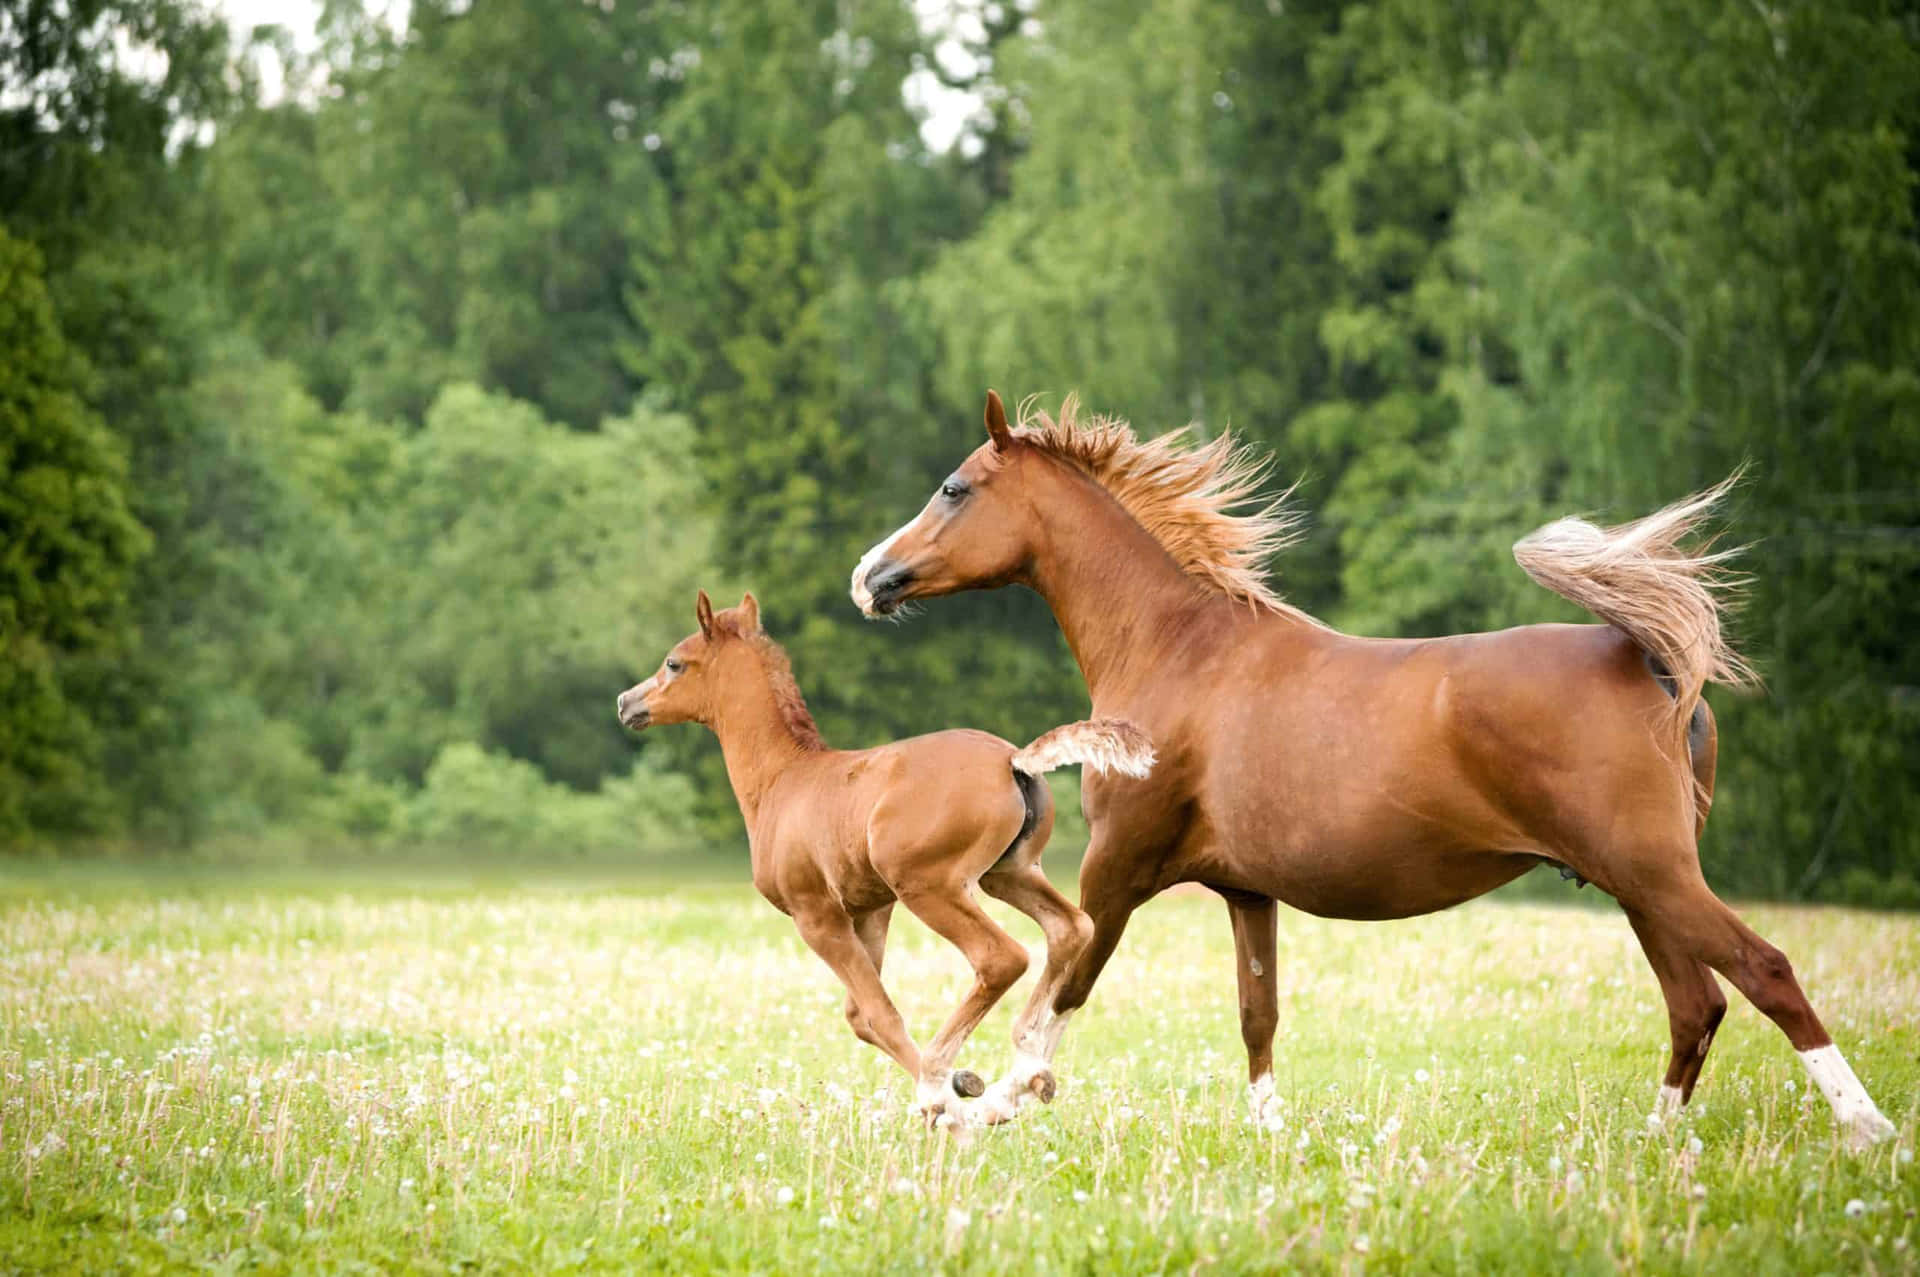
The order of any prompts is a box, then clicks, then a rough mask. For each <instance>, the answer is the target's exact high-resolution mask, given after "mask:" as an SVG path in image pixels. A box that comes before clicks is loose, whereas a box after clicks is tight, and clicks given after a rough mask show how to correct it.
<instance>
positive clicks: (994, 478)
mask: <svg viewBox="0 0 1920 1277" xmlns="http://www.w3.org/2000/svg"><path fill="white" fill-rule="evenodd" d="M1029 450H1030V445H1028V444H1026V443H1024V442H1022V441H1021V440H1020V438H1019V437H1018V436H1016V435H1015V434H1014V433H1013V430H1012V428H1011V427H1009V426H1008V425H1007V412H1006V409H1005V407H1003V406H1002V405H1001V403H1000V396H999V395H997V394H995V393H994V392H993V391H991V390H989V391H988V392H987V442H985V443H983V444H981V445H980V446H979V447H978V448H975V449H974V450H973V453H972V455H971V456H969V457H968V458H967V459H966V460H965V461H964V462H962V463H961V465H960V468H959V469H958V470H955V471H954V472H953V473H952V474H950V475H948V476H947V478H946V479H945V480H944V481H942V483H941V484H940V486H939V488H938V489H936V490H935V492H934V494H933V496H932V498H931V499H929V500H928V502H927V504H926V506H925V508H923V509H922V510H921V511H920V513H919V514H917V515H915V516H914V518H913V520H912V521H911V522H909V523H908V524H907V525H906V526H905V527H903V528H901V529H900V530H899V531H898V532H895V533H894V534H893V535H892V536H890V537H888V538H887V539H886V540H884V541H882V542H880V544H878V545H876V546H874V547H873V548H872V549H871V550H868V551H867V552H866V554H865V555H863V556H862V557H861V559H860V562H859V565H858V566H856V567H855V568H854V569H853V582H852V590H853V601H854V603H855V604H856V605H858V607H859V608H860V610H861V611H862V612H864V613H866V614H867V615H868V616H887V615H890V614H891V613H893V612H895V611H897V610H898V609H899V607H900V605H901V604H903V603H905V602H907V600H909V599H919V598H932V597H934V596H935V595H940V594H953V593H956V592H958V591H960V590H971V589H977V588H982V587H991V586H996V585H1005V584H1006V583H1007V582H1009V581H1013V580H1018V579H1019V578H1020V575H1021V573H1022V572H1024V571H1025V570H1026V567H1027V565H1028V563H1029V561H1030V560H1031V559H1032V557H1033V546H1032V544H1031V537H1032V529H1033V526H1034V519H1033V517H1032V514H1033V511H1032V502H1031V500H1030V497H1029V493H1028V488H1027V482H1026V475H1025V474H1024V473H1023V467H1022V465H1021V464H1020V463H1021V461H1022V460H1023V459H1024V454H1025V453H1026V452H1028V451H1029Z"/></svg>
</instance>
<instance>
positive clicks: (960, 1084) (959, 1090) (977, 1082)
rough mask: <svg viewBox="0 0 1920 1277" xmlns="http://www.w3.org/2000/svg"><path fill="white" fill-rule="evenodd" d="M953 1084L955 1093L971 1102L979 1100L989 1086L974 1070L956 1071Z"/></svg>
mask: <svg viewBox="0 0 1920 1277" xmlns="http://www.w3.org/2000/svg"><path fill="white" fill-rule="evenodd" d="M952 1082H953V1093H954V1094H955V1095H959V1096H964V1097H965V1098H967V1099H969V1100H973V1099H978V1098H979V1097H980V1096H982V1095H984V1094H986V1091H987V1084H986V1083H985V1082H984V1081H982V1080H981V1077H980V1075H979V1074H978V1073H975V1072H974V1071H973V1070H972V1069H955V1070H954V1071H953V1078H952Z"/></svg>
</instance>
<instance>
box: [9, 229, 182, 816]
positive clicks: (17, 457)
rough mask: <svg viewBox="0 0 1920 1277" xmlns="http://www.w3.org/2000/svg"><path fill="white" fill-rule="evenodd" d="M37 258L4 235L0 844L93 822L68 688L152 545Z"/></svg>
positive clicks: (110, 634)
mask: <svg viewBox="0 0 1920 1277" xmlns="http://www.w3.org/2000/svg"><path fill="white" fill-rule="evenodd" d="M84 381H85V370H84V366H83V365H82V363H81V361H80V359H79V358H78V356H76V355H75V354H74V352H73V351H72V350H70V349H69V348H68V346H67V344H66V341H65V339H64V338H63V337H62V335H61V332H60V327H59V324H58V322H57V320H56V319H55V317H54V313H53V305H52V303H51V301H50V300H49V299H48V296H47V291H46V285H45V283H44V282H43V280H42V278H41V272H40V256H39V254H38V253H37V252H35V251H34V249H33V248H32V247H31V246H29V245H27V244H24V243H22V242H21V241H19V240H17V239H15V238H13V237H12V236H11V235H9V234H7V233H6V231H5V229H4V228H0V547H4V548H3V549H0V837H8V838H15V837H19V836H21V835H23V834H24V833H26V832H27V831H28V830H29V829H32V828H39V829H54V830H74V829H86V828H88V827H89V826H93V825H97V824H98V823H99V822H100V819H101V812H100V808H101V807H102V806H103V805H104V799H103V795H102V794H101V792H100V788H101V786H100V782H99V779H98V777H97V776H96V775H94V774H93V771H92V768H93V765H94V763H95V757H96V753H97V741H96V740H95V737H94V733H93V731H92V728H91V719H92V716H93V713H94V710H95V707H92V706H87V705H84V704H80V705H76V704H75V703H74V701H73V699H72V692H71V689H70V688H69V687H68V686H67V685H66V683H65V680H64V679H63V672H64V670H63V666H64V665H65V663H66V662H68V661H69V660H70V659H71V658H72V657H73V656H74V655H76V654H83V653H89V652H96V651H102V650H114V649H116V648H118V647H120V646H121V645H122V643H123V642H124V639H125V622H126V613H125V604H126V597H127V590H128V584H129V578H130V576H131V570H132V568H133V565H134V564H135V562H136V561H137V560H138V559H139V557H140V555H141V554H143V553H144V552H145V550H146V549H147V545H148V540H147V535H146V532H145V530H144V529H143V528H141V526H140V525H139V523H138V522H137V521H136V520H135V519H134V517H133V515H132V513H131V511H130V510H129V508H128V502H127V491H126V484H127V472H126V457H125V455H124V453H123V452H122V450H121V448H120V446H119V444H118V442H117V441H116V440H115V439H114V438H113V436H112V434H111V433H110V432H109V431H108V430H107V429H106V427H105V425H104V423H102V422H101V420H100V418H99V417H98V415H96V414H95V413H94V412H93V411H91V410H90V409H89V408H88V407H87V404H86V400H85V397H84V396H83V394H82V387H83V385H84Z"/></svg>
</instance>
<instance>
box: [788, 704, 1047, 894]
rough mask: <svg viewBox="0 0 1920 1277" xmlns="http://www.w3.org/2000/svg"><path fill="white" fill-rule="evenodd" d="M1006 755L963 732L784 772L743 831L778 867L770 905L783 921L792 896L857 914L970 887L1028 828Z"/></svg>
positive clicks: (820, 759)
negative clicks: (828, 901) (821, 895)
mask: <svg viewBox="0 0 1920 1277" xmlns="http://www.w3.org/2000/svg"><path fill="white" fill-rule="evenodd" d="M1013 755H1014V747H1013V745H1011V744H1010V743H1008V742H1007V741H1004V740H1002V739H1000V738H999V737H998V736H994V735H992V734H991V733H988V732H980V731H973V730H967V729H962V730H956V731H945V732H934V733H932V734H931V735H927V736H913V737H909V738H907V739H906V740H899V741H892V742H890V743H888V744H885V745H877V746H875V747H874V748H872V749H857V750H826V751H822V752H820V753H818V754H814V755H811V756H809V757H807V758H804V759H802V760H800V761H799V762H797V763H795V764H794V765H793V766H792V767H790V768H789V769H788V770H787V772H786V773H784V774H783V775H782V776H781V778H780V780H779V782H778V783H777V784H776V785H775V786H774V788H773V790H772V791H771V792H769V794H768V801H767V803H766V804H765V805H764V807H763V808H762V811H761V819H760V822H759V823H760V825H761V828H760V829H757V830H755V831H754V836H755V838H756V840H758V839H760V838H765V839H767V840H768V849H769V850H770V851H772V852H773V853H774V856H773V859H775V860H776V861H777V862H778V863H777V865H776V866H775V881H774V883H773V884H771V885H774V886H776V887H777V888H778V890H779V893H780V898H779V899H775V901H774V902H775V903H776V904H779V905H781V907H782V908H786V909H788V910H789V912H791V905H792V903H793V902H794V899H795V897H796V895H806V894H810V893H812V892H815V891H827V892H829V893H830V894H832V895H834V896H836V897H838V898H840V899H841V900H843V901H844V902H845V904H846V905H847V906H848V907H850V908H855V909H858V908H865V907H872V906H873V905H876V904H879V903H882V902H884V901H886V900H891V899H895V898H899V897H901V896H903V895H906V894H911V893H912V892H914V891H916V890H923V889H927V888H928V887H931V886H933V885H936V884H937V885H939V886H941V887H951V886H955V885H959V884H961V883H966V882H972V881H974V880H976V879H978V878H979V877H980V875H981V874H983V873H985V872H986V871H987V870H988V869H989V868H991V867H992V865H993V863H994V861H996V860H998V859H999V858H1000V856H1001V855H1002V854H1004V853H1005V852H1006V850H1007V849H1008V848H1009V847H1011V846H1012V845H1013V844H1014V843H1015V842H1016V841H1018V839H1019V837H1020V834H1021V830H1022V829H1023V828H1024V827H1025V825H1026V823H1027V804H1026V802H1025V800H1024V799H1023V798H1022V796H1021V790H1020V786H1019V785H1018V783H1016V781H1015V779H1014V771H1013ZM762 890H763V892H764V891H765V887H764V886H763V887H762ZM769 899H773V897H772V896H771V895H770V896H769Z"/></svg>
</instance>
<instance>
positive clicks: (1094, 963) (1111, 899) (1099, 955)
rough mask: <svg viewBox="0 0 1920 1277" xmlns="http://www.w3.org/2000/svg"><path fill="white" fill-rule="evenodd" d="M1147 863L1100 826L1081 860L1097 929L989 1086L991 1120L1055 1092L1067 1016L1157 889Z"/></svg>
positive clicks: (1083, 902) (1083, 900)
mask: <svg viewBox="0 0 1920 1277" xmlns="http://www.w3.org/2000/svg"><path fill="white" fill-rule="evenodd" d="M1143 863H1146V858H1145V857H1143V856H1141V855H1139V854H1137V853H1135V852H1133V850H1132V849H1129V853H1128V854H1127V855H1124V856H1122V855H1119V854H1116V853H1115V852H1114V851H1113V849H1112V844H1111V843H1110V842H1109V841H1108V840H1107V839H1105V838H1104V837H1103V836H1102V832H1101V830H1100V829H1099V828H1096V829H1095V831H1094V834H1093V838H1092V840H1091V841H1090V842H1089V843H1088V845H1087V855H1086V859H1085V860H1084V861H1082V862H1081V865H1080V908H1081V910H1082V911H1083V912H1085V913H1086V915H1087V917H1088V918H1089V919H1091V920H1092V922H1093V935H1092V937H1091V938H1090V939H1089V940H1088V941H1087V944H1086V947H1085V948H1083V949H1082V950H1081V951H1080V956H1079V957H1078V958H1076V959H1075V960H1074V962H1073V965H1072V966H1071V967H1070V968H1069V969H1068V971H1067V973H1066V977H1065V978H1064V979H1063V980H1061V981H1060V984H1059V987H1058V989H1057V990H1056V991H1055V992H1054V995H1053V1003H1052V1005H1051V1006H1050V1007H1048V1008H1046V1010H1045V1011H1044V1012H1043V1013H1041V1014H1038V1015H1035V1016H1032V1017H1031V1018H1030V1019H1029V1020H1028V1023H1027V1025H1026V1028H1025V1031H1024V1032H1023V1033H1022V1034H1021V1035H1020V1038H1019V1040H1018V1041H1017V1042H1016V1043H1015V1046H1014V1054H1013V1068H1012V1070H1011V1071H1009V1072H1008V1073H1007V1075H1006V1076H1005V1077H1003V1078H1001V1079H1000V1080H999V1081H998V1082H995V1083H994V1084H993V1085H992V1086H991V1087H989V1088H987V1094H986V1097H985V1099H984V1100H983V1101H982V1105H983V1108H984V1111H985V1114H986V1116H987V1119H988V1120H989V1121H991V1122H1004V1121H1007V1120H1009V1119H1011V1118H1012V1117H1014V1116H1015V1115H1016V1114H1017V1113H1018V1112H1019V1111H1020V1109H1021V1108H1022V1107H1024V1106H1025V1105H1026V1104H1028V1103H1029V1102H1031V1101H1033V1100H1034V1099H1035V1098H1036V1096H1037V1095H1038V1094H1039V1092H1040V1091H1042V1090H1044V1091H1047V1092H1051V1090H1052V1086H1051V1084H1050V1081H1049V1080H1050V1079H1051V1078H1053V1076H1054V1072H1053V1057H1054V1053H1055V1052H1057V1051H1058V1050H1059V1049H1060V1039H1061V1037H1062V1036H1063V1035H1064V1034H1065V1033H1066V1031H1067V1020H1068V1019H1069V1018H1070V1017H1071V1016H1072V1015H1073V1013H1074V1012H1075V1011H1077V1010H1079V1009H1080V1008H1081V1007H1082V1006H1084V1005H1086V1001H1087V996H1088V995H1089V994H1090V993H1092V992H1093V985H1094V981H1096V980H1098V979H1099V978H1100V972H1101V970H1102V969H1103V968H1104V967H1105V966H1106V965H1107V959H1108V958H1111V957H1112V956H1113V950H1114V946H1116V945H1118V944H1119V943H1120V936H1121V933H1122V932H1124V931H1125V930H1126V929H1127V919H1129V918H1131V917H1132V916H1133V911H1134V910H1135V909H1138V908H1139V907H1140V906H1141V905H1142V904H1144V903H1145V902H1146V901H1147V900H1148V899H1149V898H1151V897H1152V895H1153V894H1154V884H1153V880H1152V879H1151V878H1148V877H1143V875H1142V874H1141V872H1140V867H1141V865H1142V864H1143ZM1023 1018H1025V1017H1023ZM1036 1084H1037V1085H1036Z"/></svg>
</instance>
